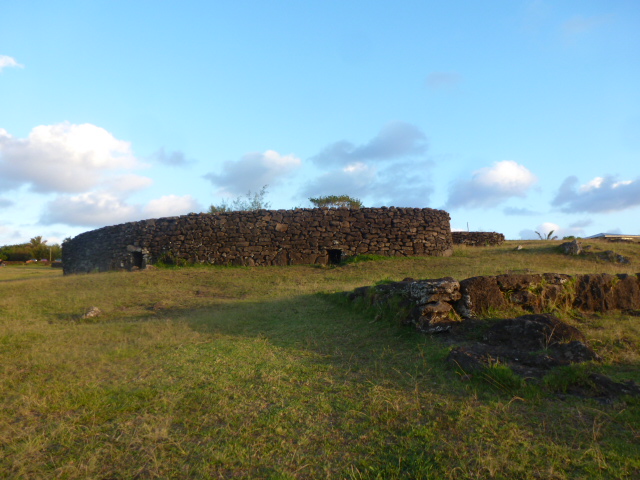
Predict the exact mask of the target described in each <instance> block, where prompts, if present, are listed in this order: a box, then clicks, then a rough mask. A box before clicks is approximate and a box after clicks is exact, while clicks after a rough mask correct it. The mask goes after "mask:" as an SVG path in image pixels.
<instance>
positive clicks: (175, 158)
mask: <svg viewBox="0 0 640 480" xmlns="http://www.w3.org/2000/svg"><path fill="white" fill-rule="evenodd" d="M152 158H153V160H155V161H157V162H159V163H162V164H164V165H169V166H171V167H181V168H182V167H186V166H188V165H190V164H192V163H193V160H188V159H187V157H186V156H185V154H184V152H181V151H179V150H174V151H172V152H168V151H166V150H165V149H164V147H162V148H161V149H160V150H158V151H157V152H155V153H154V154H153V155H152Z"/></svg>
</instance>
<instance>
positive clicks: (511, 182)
mask: <svg viewBox="0 0 640 480" xmlns="http://www.w3.org/2000/svg"><path fill="white" fill-rule="evenodd" d="M536 181H537V178H536V176H535V175H534V174H533V173H531V172H530V171H529V170H528V169H527V168H526V167H525V166H524V165H520V164H518V163H516V162H514V161H513V160H505V161H502V162H496V163H494V165H493V166H492V167H484V168H481V169H480V170H476V171H475V172H473V175H472V178H471V180H458V181H457V182H455V183H454V184H453V185H452V186H451V188H450V190H449V199H448V200H447V203H446V205H445V207H446V208H457V207H467V208H488V207H494V206H496V205H498V204H500V203H502V202H504V201H505V200H507V199H509V198H511V197H524V196H526V192H527V190H528V189H529V188H530V187H531V186H532V185H533V184H534V183H536Z"/></svg>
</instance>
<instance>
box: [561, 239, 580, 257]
mask: <svg viewBox="0 0 640 480" xmlns="http://www.w3.org/2000/svg"><path fill="white" fill-rule="evenodd" d="M559 248H560V250H562V252H563V253H564V254H565V255H580V254H581V253H582V244H581V243H580V242H579V241H577V240H573V241H571V242H565V243H563V244H561V245H560V247H559Z"/></svg>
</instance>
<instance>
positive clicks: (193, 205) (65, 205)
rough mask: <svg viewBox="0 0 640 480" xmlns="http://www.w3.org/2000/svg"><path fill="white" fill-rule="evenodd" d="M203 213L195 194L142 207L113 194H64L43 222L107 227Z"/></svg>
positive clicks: (50, 205)
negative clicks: (148, 219)
mask: <svg viewBox="0 0 640 480" xmlns="http://www.w3.org/2000/svg"><path fill="white" fill-rule="evenodd" d="M201 210H202V208H201V206H200V205H199V204H198V202H197V201H196V200H195V199H194V198H193V197H192V196H191V195H184V196H179V195H165V196H163V197H160V198H157V199H153V200H151V201H149V203H147V205H145V206H144V207H141V206H140V205H131V204H129V203H127V202H126V199H125V198H123V197H121V196H118V195H116V194H114V193H111V192H106V191H101V192H88V193H82V194H80V195H60V196H58V197H57V198H55V199H54V200H52V201H50V202H48V203H47V205H46V207H45V211H44V213H43V214H42V216H41V218H40V223H41V224H43V225H52V224H54V223H60V224H65V225H70V226H82V227H104V226H106V225H116V224H119V223H125V222H133V221H137V220H142V219H143V218H159V217H173V216H177V215H186V214H187V213H190V212H194V211H196V212H198V211H201Z"/></svg>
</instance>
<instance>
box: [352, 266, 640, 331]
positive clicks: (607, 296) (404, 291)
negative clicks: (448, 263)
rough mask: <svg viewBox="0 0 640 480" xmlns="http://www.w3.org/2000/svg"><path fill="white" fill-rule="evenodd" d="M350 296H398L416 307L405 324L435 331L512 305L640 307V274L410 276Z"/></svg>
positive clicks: (538, 308)
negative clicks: (431, 277)
mask: <svg viewBox="0 0 640 480" xmlns="http://www.w3.org/2000/svg"><path fill="white" fill-rule="evenodd" d="M349 297H350V298H351V299H356V298H362V297H364V298H368V299H369V301H371V302H372V303H375V304H379V303H382V302H389V301H390V300H391V299H392V298H394V297H399V298H401V299H402V300H401V302H404V305H405V306H411V308H409V309H408V310H407V318H406V323H407V324H412V325H414V326H415V327H416V328H417V329H418V330H420V331H423V332H433V333H435V332H440V331H446V330H448V329H449V328H450V323H451V322H453V321H456V319H457V318H463V319H464V318H475V317H478V316H482V315H486V314H487V313H489V312H491V311H495V310H501V309H504V308H508V307H513V306H515V307H521V308H522V309H524V310H526V311H529V312H532V313H542V312H544V311H552V310H556V309H559V310H563V309H571V308H573V309H576V310H580V311H583V312H607V311H609V310H636V309H640V274H636V275H628V274H617V275H611V274H607V273H598V274H581V275H565V274H561V273H542V274H504V275H496V276H479V277H471V278H467V279H465V280H462V281H460V282H458V281H457V280H455V279H453V278H451V277H446V278H439V279H435V280H414V279H411V278H407V279H405V280H403V281H401V282H395V283H390V284H385V285H377V286H374V287H361V288H358V289H356V290H354V291H353V292H352V293H350V294H349Z"/></svg>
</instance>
